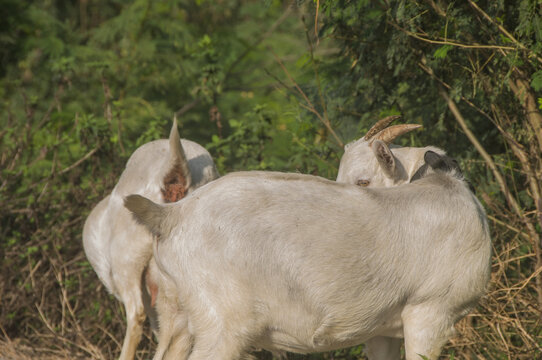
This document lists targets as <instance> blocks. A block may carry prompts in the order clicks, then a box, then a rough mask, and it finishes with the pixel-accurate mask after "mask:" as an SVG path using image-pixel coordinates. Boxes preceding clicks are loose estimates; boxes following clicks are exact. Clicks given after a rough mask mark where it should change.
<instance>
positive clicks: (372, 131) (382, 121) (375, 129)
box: [363, 115, 401, 140]
mask: <svg viewBox="0 0 542 360" xmlns="http://www.w3.org/2000/svg"><path fill="white" fill-rule="evenodd" d="M400 117H401V115H392V116H387V117H385V118H383V119H380V120H378V121H377V122H376V124H374V125H373V127H372V128H370V129H369V131H367V134H365V136H364V137H363V138H364V139H365V140H369V139H370V138H372V137H373V136H375V134H377V133H378V132H380V131H381V130H383V129H385V128H386V127H388V125H389V124H391V123H392V121H393V120H395V119H399V118H400Z"/></svg>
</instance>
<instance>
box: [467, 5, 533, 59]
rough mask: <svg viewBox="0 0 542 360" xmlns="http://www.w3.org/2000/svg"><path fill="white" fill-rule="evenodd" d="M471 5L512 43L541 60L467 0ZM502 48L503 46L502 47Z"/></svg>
mask: <svg viewBox="0 0 542 360" xmlns="http://www.w3.org/2000/svg"><path fill="white" fill-rule="evenodd" d="M467 1H468V2H469V4H470V6H472V8H473V9H474V10H476V11H477V12H478V13H479V14H480V15H482V16H483V17H484V18H485V19H486V20H487V21H489V22H490V23H491V24H492V25H494V26H496V27H497V28H498V29H499V31H500V32H501V33H503V34H504V35H505V36H506V37H507V38H508V39H510V40H511V41H512V42H513V43H514V44H516V45H517V46H518V47H519V48H520V49H521V50H525V51H528V52H529V53H531V55H532V56H533V57H534V58H535V59H536V60H538V61H539V62H542V58H540V57H539V56H538V55H536V54H533V52H532V51H531V50H529V49H528V48H527V47H526V46H525V45H523V44H522V43H520V42H519V41H518V40H517V39H516V38H515V37H514V36H513V35H512V34H510V33H509V32H508V31H507V30H506V29H505V28H504V27H503V26H502V25H500V24H498V23H496V22H495V20H493V19H492V18H491V16H489V15H488V14H487V13H486V12H485V11H484V10H482V9H481V8H480V7H479V6H478V5H477V4H476V3H475V2H474V1H472V0H467ZM503 49H504V47H503Z"/></svg>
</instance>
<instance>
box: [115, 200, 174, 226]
mask: <svg viewBox="0 0 542 360" xmlns="http://www.w3.org/2000/svg"><path fill="white" fill-rule="evenodd" d="M124 206H125V207H126V208H127V209H128V210H129V211H130V212H131V213H132V216H133V217H134V219H135V220H136V222H138V223H140V224H142V225H143V226H145V228H147V230H148V231H149V232H150V233H151V234H153V235H156V236H160V235H161V234H162V222H163V220H164V218H165V216H166V209H165V207H164V206H162V205H159V204H156V203H154V202H152V201H151V200H149V199H147V198H146V197H143V196H141V195H128V196H127V197H125V198H124Z"/></svg>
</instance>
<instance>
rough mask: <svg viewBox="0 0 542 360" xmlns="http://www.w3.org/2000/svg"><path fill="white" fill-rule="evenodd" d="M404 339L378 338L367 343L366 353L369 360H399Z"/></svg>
mask: <svg viewBox="0 0 542 360" xmlns="http://www.w3.org/2000/svg"><path fill="white" fill-rule="evenodd" d="M402 343H403V339H397V338H391V337H385V336H376V337H374V338H372V339H370V340H368V341H366V342H365V353H366V355H367V358H368V359H369V360H399V359H400V358H401V344H402Z"/></svg>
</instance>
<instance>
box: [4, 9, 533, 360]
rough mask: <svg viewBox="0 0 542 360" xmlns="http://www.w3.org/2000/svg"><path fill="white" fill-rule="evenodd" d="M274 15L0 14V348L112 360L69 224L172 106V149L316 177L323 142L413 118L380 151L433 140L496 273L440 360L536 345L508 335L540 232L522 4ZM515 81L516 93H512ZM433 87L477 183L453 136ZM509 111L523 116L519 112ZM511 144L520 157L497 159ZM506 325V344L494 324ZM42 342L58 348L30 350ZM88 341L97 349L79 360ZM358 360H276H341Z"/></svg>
mask: <svg viewBox="0 0 542 360" xmlns="http://www.w3.org/2000/svg"><path fill="white" fill-rule="evenodd" d="M289 4H290V2H286V1H275V0H274V1H267V0H266V1H252V0H222V1H211V0H198V1H189V0H171V1H151V0H136V1H124V0H95V1H92V2H90V1H78V2H59V1H45V2H34V1H29V0H21V1H15V0H6V1H4V2H3V6H2V7H1V10H0V15H1V16H2V19H3V20H2V22H1V23H0V108H1V110H2V111H1V112H0V154H1V155H0V204H1V205H2V206H1V207H0V238H1V239H2V241H1V242H0V256H2V259H4V260H3V262H2V263H1V265H0V266H1V268H0V270H1V271H2V274H3V277H2V278H0V288H1V289H2V291H3V293H2V294H0V299H1V300H0V301H1V306H0V324H1V329H2V333H3V334H4V335H5V334H6V333H7V334H8V335H9V336H10V338H26V339H29V340H30V341H32V342H33V344H37V343H39V342H40V341H42V344H44V343H45V344H46V345H44V347H45V346H49V347H51V348H53V347H54V348H55V349H52V351H53V350H54V351H57V352H58V351H60V349H68V350H65V351H70V352H69V355H70V356H67V357H68V358H69V357H76V353H77V352H79V351H81V350H80V349H87V350H85V351H86V352H85V353H78V354H79V355H80V356H81V357H89V356H90V357H102V358H103V357H105V358H113V357H115V356H117V355H118V352H119V348H118V346H117V345H116V344H117V343H118V342H120V341H121V339H122V334H123V331H124V317H123V313H122V308H121V306H120V305H119V304H118V303H117V302H116V300H115V299H113V298H112V297H111V296H109V295H107V293H106V292H105V291H104V290H103V289H102V286H101V285H100V282H99V280H98V279H97V278H96V277H95V275H94V273H93V271H92V269H91V268H90V266H89V264H88V262H86V260H85V257H84V254H83V252H82V247H81V244H80V240H81V230H82V226H83V222H84V219H85V217H86V216H87V214H88V213H89V211H90V209H91V208H92V207H93V206H94V205H95V204H96V203H97V202H98V201H99V200H101V199H102V198H103V197H104V196H106V195H107V194H108V193H109V192H110V191H111V189H112V188H113V186H114V184H115V182H116V180H117V179H118V176H119V175H120V173H121V171H122V169H123V168H124V164H125V162H126V160H127V158H128V157H129V155H130V154H131V153H132V152H133V151H134V150H135V149H136V148H137V147H138V146H140V145H141V144H144V143H146V142H148V141H151V140H154V139H157V138H163V137H165V136H166V135H167V133H168V131H169V127H170V124H171V119H172V117H173V114H174V113H177V114H178V117H179V122H180V127H181V134H182V136H183V137H185V138H189V139H191V140H195V141H198V142H199V143H201V144H204V145H206V146H207V148H208V149H209V150H210V152H211V153H212V155H213V157H214V158H215V161H216V163H217V165H218V168H219V170H220V172H221V173H222V174H225V173H228V172H231V171H238V170H276V171H296V172H302V173H309V174H315V175H320V176H324V177H326V178H330V179H333V178H335V176H336V172H337V167H338V163H339V158H340V155H341V153H342V146H341V145H342V144H343V143H347V142H349V141H351V140H354V139H357V138H359V136H360V135H361V134H363V133H364V132H365V131H367V130H368V129H369V127H370V126H371V125H372V124H373V123H374V121H375V120H376V119H378V118H381V117H384V116H387V115H391V114H401V115H402V116H403V118H404V121H407V122H410V123H418V124H422V125H424V131H420V132H416V133H411V134H410V135H409V136H404V137H403V138H402V139H399V140H398V143H399V144H401V145H407V146H425V145H436V146H439V147H441V148H444V149H446V150H447V152H448V153H449V154H451V155H452V156H455V157H457V158H459V160H460V163H461V165H462V167H463V169H464V170H465V173H466V175H467V177H469V178H470V180H471V181H472V182H473V183H474V185H475V187H476V189H477V194H478V196H479V198H480V199H481V201H482V202H483V203H484V205H485V206H486V208H487V210H488V214H489V215H490V218H491V219H492V220H491V221H492V235H493V239H494V245H495V252H496V257H495V266H496V268H498V269H499V270H498V273H497V274H496V276H495V278H494V279H493V283H492V284H491V287H492V290H491V294H492V295H491V296H488V297H487V298H486V299H484V301H483V303H482V306H481V308H480V309H479V310H478V313H477V315H476V316H475V317H473V318H472V319H470V320H469V321H471V325H470V327H469V328H468V329H471V330H470V331H471V332H467V330H465V329H464V328H462V329H463V330H464V332H467V333H466V334H465V333H463V334H462V335H464V336H465V337H467V338H468V339H469V341H470V342H468V344H459V345H457V343H456V342H454V346H457V347H456V348H455V349H450V350H447V354H448V355H446V356H448V358H450V359H453V358H454V357H456V358H463V355H462V354H469V355H468V356H471V355H472V354H477V355H480V357H485V358H501V357H510V358H514V357H518V358H520V357H529V356H530V357H531V358H532V357H535V356H536V355H537V354H535V353H534V350H529V349H536V348H537V346H538V348H539V347H540V346H542V344H541V342H540V339H539V338H536V336H534V338H536V339H534V340H532V339H533V336H531V338H529V337H527V336H524V335H522V334H524V332H525V333H527V334H538V333H540V325H539V322H537V320H536V319H535V315H533V314H535V312H536V311H535V310H533V309H537V308H539V306H538V305H539V304H537V301H536V300H535V299H536V296H537V291H542V290H540V289H537V285H534V283H535V280H533V279H536V276H534V277H533V276H532V274H533V269H535V268H536V266H538V265H537V264H538V263H537V260H536V259H535V256H534V255H533V254H535V250H536V249H537V248H536V245H533V242H529V241H527V240H526V238H528V237H529V235H527V233H528V232H529V231H530V230H529V227H528V226H527V224H531V225H532V228H533V229H534V233H535V234H538V235H540V231H541V230H540V224H539V223H536V214H537V212H536V211H537V209H538V208H537V206H539V205H537V199H536V198H535V193H536V192H535V191H534V189H537V188H539V185H536V184H535V185H532V184H533V181H532V176H531V177H529V176H530V175H531V174H535V175H536V176H539V174H540V171H541V170H540V169H541V165H540V163H541V162H540V157H541V156H540V151H539V149H540V148H537V147H536V140H537V138H536V136H535V135H536V130H534V129H533V127H532V126H533V125H532V124H530V123H529V121H528V116H529V114H532V113H535V112H536V111H537V109H536V107H538V110H539V109H542V95H541V92H542V71H541V70H540V63H541V62H540V59H541V58H542V30H541V29H542V25H541V21H542V20H541V16H540V12H539V11H538V9H539V4H538V2H537V1H535V0H518V1H508V2H505V1H476V2H474V3H473V4H476V5H477V6H478V7H479V8H480V9H481V11H483V12H484V13H485V15H487V16H484V15H483V14H482V13H480V11H478V10H476V9H475V7H474V6H473V5H472V4H469V3H468V2H443V1H434V2H433V1H431V2H413V1H402V0H393V1H386V2H382V1H368V0H356V1H345V0H323V1H312V2H311V1H308V2H303V1H296V2H295V4H294V6H293V7H291V8H290V7H289ZM316 5H319V6H320V8H319V9H318V13H319V16H320V17H319V18H318V23H317V24H315V16H316V11H315V10H316V9H315V6H316ZM315 28H317V33H315ZM502 29H507V32H504V31H502ZM518 74H519V75H518ZM518 84H520V85H518ZM521 84H527V87H528V88H527V89H525V88H524V89H520V88H514V86H516V87H518V86H521ZM443 90H444V91H445V92H446V93H447V94H449V96H450V98H451V99H452V100H453V101H454V102H455V103H457V104H458V107H459V108H460V110H461V113H462V114H463V117H464V118H465V122H466V126H467V127H468V128H469V129H470V130H471V131H472V133H473V136H474V137H475V138H476V139H478V141H479V142H480V143H481V146H483V147H484V148H485V149H486V151H487V153H488V154H489V156H490V157H491V159H492V161H494V163H495V167H496V168H497V170H493V169H492V168H491V167H490V166H488V163H487V161H486V160H485V159H483V158H481V157H480V155H479V153H478V151H477V150H476V149H475V148H474V146H473V145H472V143H471V142H470V140H469V139H468V138H467V137H466V136H465V133H464V131H463V129H462V128H461V127H460V126H459V125H458V122H457V121H456V119H455V118H454V116H453V115H452V114H451V113H450V111H449V109H448V105H447V103H446V102H445V101H444V100H443V98H442V91H443ZM519 93H522V94H528V95H531V98H529V99H527V98H526V97H525V95H521V96H520V95H518V94H519ZM526 100H529V101H530V102H528V101H526ZM531 100H532V101H531ZM528 103H532V104H534V106H535V109H534V110H533V109H527V108H526V107H525V106H526V104H528ZM334 133H336V134H337V136H336V137H335V135H334ZM510 139H512V140H510ZM533 144H534V145H533ZM518 149H520V150H521V151H524V152H525V154H527V155H525V156H526V157H525V158H522V157H518V156H517V151H518ZM525 159H526V160H525ZM527 165H528V166H527ZM526 166H527V167H526ZM529 166H530V167H529ZM495 171H497V172H498V173H499V174H501V175H502V177H503V179H504V180H503V181H504V182H505V184H506V185H507V186H508V188H509V189H510V194H509V195H505V194H504V193H503V187H502V184H501V183H499V182H498V181H496V180H495ZM537 186H538V187H537ZM510 198H513V199H514V200H515V201H516V202H517V204H518V207H519V208H520V210H521V212H522V214H523V215H518V214H517V211H515V210H514V207H513V206H511V204H510V200H509V199H510ZM518 289H519V290H518ZM503 293H506V294H509V293H510V294H512V295H510V297H509V298H505V296H504V295H502V294H503ZM44 294H47V295H48V296H44ZM90 294H91V295H90ZM49 295H50V296H49ZM503 303H504V304H505V305H503ZM510 314H514V315H513V316H511V315H510ZM495 321H498V322H499V323H498V326H499V328H500V329H503V330H502V331H503V332H504V333H505V335H504V336H505V338H506V339H508V340H507V341H508V342H507V343H506V344H505V345H506V346H503V344H502V341H501V339H502V334H499V335H498V336H497V335H495V330H494V329H493V326H495V325H494V323H495ZM518 323H519V324H520V325H521V326H523V327H524V328H525V329H526V330H525V331H524V332H517V331H515V330H514V328H513V327H511V325H510V324H518ZM97 324H98V325H97ZM100 326H101V327H103V328H105V329H106V330H107V331H101V330H100ZM51 329H53V330H54V331H55V332H56V335H57V337H56V338H57V339H61V340H59V341H62V343H54V344H52V345H51V344H50V343H49V342H50V331H51ZM66 334H74V335H66ZM108 334H111V335H108ZM112 337H113V338H114V340H113V339H112ZM43 339H45V340H43ZM530 339H531V340H530ZM85 341H90V342H85ZM535 342H536V344H535ZM74 344H75V345H74ZM94 344H99V345H98V346H100V347H101V348H100V349H99V350H95V347H94V346H91V345H94ZM473 344H474V345H473ZM478 345H479V346H478ZM143 346H144V348H145V349H146V350H145V351H146V353H143V354H141V355H140V356H141V357H149V356H147V355H149V351H150V349H152V348H153V344H152V340H149V339H147V340H145V344H143ZM93 349H94V350H93ZM361 350H362V347H355V348H352V349H345V350H341V351H336V352H333V353H330V354H317V355H311V356H297V357H296V358H304V359H324V358H330V357H334V358H335V359H358V358H362V357H363V355H362V353H361ZM94 351H98V352H94ZM463 351H464V353H463ZM261 357H262V358H265V357H266V355H261Z"/></svg>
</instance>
